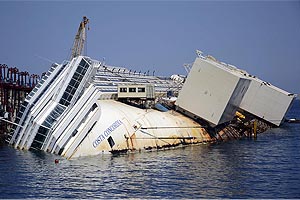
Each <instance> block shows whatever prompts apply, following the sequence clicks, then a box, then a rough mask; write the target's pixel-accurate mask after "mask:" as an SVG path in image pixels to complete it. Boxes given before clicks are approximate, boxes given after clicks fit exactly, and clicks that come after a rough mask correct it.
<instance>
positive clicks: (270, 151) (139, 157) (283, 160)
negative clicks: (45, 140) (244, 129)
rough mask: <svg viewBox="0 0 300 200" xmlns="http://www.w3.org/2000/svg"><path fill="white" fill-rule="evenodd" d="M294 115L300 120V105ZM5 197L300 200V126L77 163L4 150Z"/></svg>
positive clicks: (1, 187) (0, 192)
mask: <svg viewBox="0 0 300 200" xmlns="http://www.w3.org/2000/svg"><path fill="white" fill-rule="evenodd" d="M288 117H289V118H298V119H299V118H300V103H299V101H296V102H295V103H294V105H293V107H292V108H291V110H290V112H289V113H288ZM55 159H59V163H55ZM0 198H5V199H6V198H14V199H16V198H105V199H111V198H170V199H174V198H300V124H290V123H285V124H284V125H283V126H282V127H280V128H274V129H271V130H269V131H267V132H265V133H263V134H259V135H258V138H257V139H256V140H253V139H242V140H233V141H229V142H225V143H221V144H216V145H197V146H189V147H185V148H178V149H174V150H166V151H153V152H149V153H135V154H128V155H120V156H111V155H101V156H93V157H85V158H80V159H74V160H65V159H64V158H61V157H59V156H56V155H52V154H49V153H43V152H33V151H20V150H16V149H13V148H11V147H9V146H6V145H3V146H0Z"/></svg>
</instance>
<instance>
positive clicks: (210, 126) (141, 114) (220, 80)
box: [6, 17, 296, 159]
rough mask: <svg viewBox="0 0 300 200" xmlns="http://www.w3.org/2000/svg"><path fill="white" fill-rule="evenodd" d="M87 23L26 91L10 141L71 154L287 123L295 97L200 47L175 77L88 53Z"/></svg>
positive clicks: (232, 134)
mask: <svg viewBox="0 0 300 200" xmlns="http://www.w3.org/2000/svg"><path fill="white" fill-rule="evenodd" d="M87 23H88V20H87V18H85V17H84V19H83V21H82V23H81V24H80V26H79V29H78V33H77V35H76V37H75V38H76V39H75V42H74V48H73V50H72V57H71V59H70V60H69V61H64V62H63V63H61V64H58V63H53V64H52V65H51V67H50V69H49V71H48V72H47V73H45V74H44V75H43V76H42V77H41V79H40V80H39V82H38V83H37V84H36V86H35V87H34V89H33V90H32V91H31V92H30V93H29V94H28V95H27V96H26V98H25V100H24V102H23V104H22V105H21V106H20V109H19V112H18V114H17V116H16V119H15V120H14V123H13V125H12V127H11V131H10V132H9V134H8V135H7V140H6V141H7V143H9V144H10V145H11V146H13V147H15V148H17V149H21V150H39V151H45V152H50V153H54V154H57V155H60V156H62V157H65V158H67V159H72V158H78V157H81V156H94V155H99V154H107V153H111V154H115V153H134V152H142V151H153V150H161V149H172V148H175V147H181V146H186V145H195V144H203V143H205V144H206V143H216V142H221V141H226V140H229V139H239V138H243V137H250V136H252V135H254V136H255V135H256V134H257V133H261V132H264V131H266V130H267V129H269V128H271V127H278V126H280V125H281V124H282V123H283V122H284V120H285V115H286V113H287V112H288V110H289V108H290V107H291V105H292V102H293V101H294V99H295V98H296V95H295V94H291V93H288V92H286V91H284V90H282V89H280V88H277V87H275V86H273V85H272V84H270V83H268V82H266V81H263V80H261V79H259V78H258V77H256V76H253V75H251V74H249V73H248V72H246V71H244V70H241V69H238V68H237V67H235V66H233V65H229V64H226V63H223V62H220V61H218V60H217V59H215V58H214V57H212V56H210V55H204V54H203V53H202V52H201V51H198V50H197V51H196V52H197V57H196V59H195V61H194V62H193V64H192V65H191V68H190V70H189V71H188V74H187V75H186V76H182V75H172V76H171V77H157V76H154V74H150V73H149V71H148V72H144V73H142V72H141V71H140V72H138V73H137V72H136V71H132V70H129V69H127V68H124V67H117V66H111V65H108V64H106V63H104V62H100V61H98V60H94V59H92V58H90V57H87V56H81V54H80V52H81V50H82V48H83V45H82V44H83V42H84V37H85V26H86V24H87ZM80 38H82V39H81V40H80ZM80 42H81V44H80Z"/></svg>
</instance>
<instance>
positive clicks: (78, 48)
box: [70, 16, 89, 61]
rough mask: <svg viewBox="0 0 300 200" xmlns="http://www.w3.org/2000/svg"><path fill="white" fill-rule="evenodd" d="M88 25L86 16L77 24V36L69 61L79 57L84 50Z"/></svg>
mask: <svg viewBox="0 0 300 200" xmlns="http://www.w3.org/2000/svg"><path fill="white" fill-rule="evenodd" d="M88 23H89V19H88V18H87V17H86V16H83V18H82V21H81V22H80V24H79V28H78V31H77V34H76V36H75V40H74V43H73V47H72V54H71V58H70V61H71V60H72V59H73V58H75V57H77V56H80V55H81V54H82V50H83V48H84V43H85V40H86V26H87V24H88ZM88 29H89V28H88Z"/></svg>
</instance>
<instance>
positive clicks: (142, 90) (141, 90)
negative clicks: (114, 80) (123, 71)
mask: <svg viewBox="0 0 300 200" xmlns="http://www.w3.org/2000/svg"><path fill="white" fill-rule="evenodd" d="M137 89H138V90H137V91H138V92H145V88H140V87H139V88H137ZM128 90H129V92H136V88H128ZM120 92H127V88H120Z"/></svg>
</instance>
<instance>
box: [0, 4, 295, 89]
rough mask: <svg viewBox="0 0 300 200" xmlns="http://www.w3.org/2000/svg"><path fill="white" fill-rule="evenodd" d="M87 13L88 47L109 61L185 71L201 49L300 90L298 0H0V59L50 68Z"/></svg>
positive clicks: (65, 52)
mask: <svg viewBox="0 0 300 200" xmlns="http://www.w3.org/2000/svg"><path fill="white" fill-rule="evenodd" d="M84 15H86V16H87V17H88V18H89V19H90V25H89V26H90V30H89V31H88V42H87V55H88V56H90V57H91V58H94V59H97V60H102V59H103V58H105V61H106V63H107V64H110V65H116V66H124V67H127V68H130V69H133V70H137V71H139V70H141V71H143V72H144V71H147V70H151V71H153V70H155V71H156V72H155V74H156V75H165V76H169V75H172V74H185V70H184V68H183V67H182V66H183V64H184V63H192V62H193V61H194V59H195V57H196V54H195V50H196V49H199V50H202V51H203V52H204V53H205V54H210V55H213V56H214V57H215V58H217V59H218V60H220V61H223V62H226V63H229V64H233V65H235V66H237V67H239V68H242V69H244V70H246V71H248V72H249V73H250V74H253V75H256V76H258V77H259V78H261V79H263V80H266V81H268V82H270V83H272V84H273V85H275V86H278V87H280V88H282V89H285V90H287V91H289V92H292V93H300V1H152V2H151V1H87V2H86V1H54V2H51V1H12V2H11V1H0V17H1V19H2V20H1V21H2V23H1V29H0V30H1V31H0V44H1V48H0V63H3V64H4V63H5V64H7V65H9V66H11V67H18V68H19V69H20V70H22V71H29V72H30V73H37V74H41V73H42V72H45V71H47V70H48V68H49V66H50V63H49V62H48V61H46V60H45V59H42V58H47V59H49V60H52V61H55V62H62V61H63V60H65V59H67V58H68V56H69V55H70V49H71V47H72V44H73V40H74V37H75V34H76V32H77V29H78V26H79V23H80V21H81V20H82V16H84Z"/></svg>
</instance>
